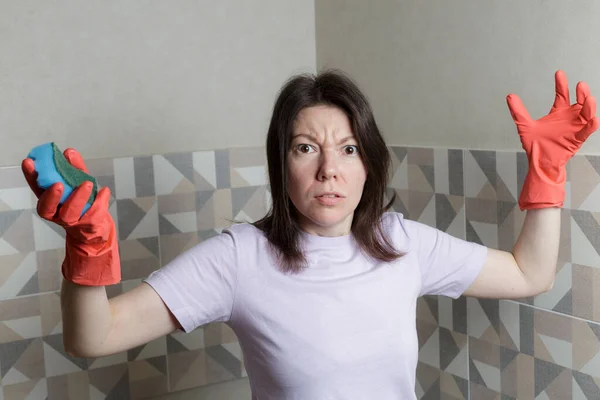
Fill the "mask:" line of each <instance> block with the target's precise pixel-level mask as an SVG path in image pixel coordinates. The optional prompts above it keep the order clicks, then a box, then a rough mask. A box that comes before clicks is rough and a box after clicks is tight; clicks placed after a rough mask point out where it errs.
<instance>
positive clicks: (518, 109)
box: [506, 94, 531, 124]
mask: <svg viewBox="0 0 600 400" xmlns="http://www.w3.org/2000/svg"><path fill="white" fill-rule="evenodd" d="M506 103H507V104H508V109H509V110H510V115H512V118H513V120H514V121H515V122H516V123H518V124H522V123H526V122H530V121H531V116H530V115H529V112H528V111H527V108H525V105H523V102H522V101H521V98H520V97H519V96H517V95H516V94H509V95H508V96H506Z"/></svg>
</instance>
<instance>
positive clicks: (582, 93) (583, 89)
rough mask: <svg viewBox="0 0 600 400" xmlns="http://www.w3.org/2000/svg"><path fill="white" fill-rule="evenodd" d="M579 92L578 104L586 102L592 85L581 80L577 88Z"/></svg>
mask: <svg viewBox="0 0 600 400" xmlns="http://www.w3.org/2000/svg"><path fill="white" fill-rule="evenodd" d="M575 90H576V92H577V104H580V105H581V104H583V103H585V99H586V98H587V97H588V96H589V95H590V87H589V86H588V84H587V83H585V82H579V83H578V84H577V88H576V89H575Z"/></svg>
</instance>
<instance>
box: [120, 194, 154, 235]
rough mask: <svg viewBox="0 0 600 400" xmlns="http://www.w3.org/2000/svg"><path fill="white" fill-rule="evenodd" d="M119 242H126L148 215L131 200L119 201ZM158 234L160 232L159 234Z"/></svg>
mask: <svg viewBox="0 0 600 400" xmlns="http://www.w3.org/2000/svg"><path fill="white" fill-rule="evenodd" d="M117 215H118V223H119V240H126V239H127V237H128V236H129V235H130V234H131V232H133V230H134V229H135V228H136V227H137V225H138V224H139V223H140V221H141V220H142V219H143V218H144V216H145V215H146V213H145V212H144V210H142V209H141V208H140V207H139V206H138V205H137V204H135V203H134V202H133V200H131V199H121V200H117ZM157 233H158V232H157Z"/></svg>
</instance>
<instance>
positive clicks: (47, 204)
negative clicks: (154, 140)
mask: <svg viewBox="0 0 600 400" xmlns="http://www.w3.org/2000/svg"><path fill="white" fill-rule="evenodd" d="M63 154H64V155H65V158H66V159H67V160H68V161H69V163H71V165H73V166H74V167H76V168H79V169H81V170H83V171H84V172H86V173H87V172H88V170H87V167H86V166H85V163H84V162H83V158H82V157H81V155H80V154H79V153H78V152H77V151H76V150H74V149H66V150H65V151H64V153H63ZM21 169H22V170H23V174H24V175H25V179H26V180H27V183H28V184H29V187H30V188H31V190H32V191H33V192H34V193H35V195H36V196H37V197H38V203H37V212H38V214H39V216H40V217H41V218H43V219H46V220H48V221H51V222H54V223H56V224H58V225H60V226H62V227H63V228H64V229H65V232H66V247H65V251H66V254H65V260H64V262H63V265H62V274H63V276H64V277H65V279H67V280H69V281H71V282H74V283H76V284H79V285H86V286H106V285H112V284H115V283H118V282H120V280H121V262H120V258H119V247H118V240H117V234H116V228H115V223H114V221H113V219H112V217H111V215H110V213H109V212H108V206H109V201H110V189H108V188H107V187H105V188H102V189H101V190H100V191H99V192H98V195H97V196H96V200H95V201H94V203H93V204H92V206H91V207H90V208H89V210H88V211H87V212H86V213H85V214H84V215H83V216H81V213H82V210H83V207H84V206H85V204H86V202H87V200H88V199H89V197H90V193H91V191H92V183H91V182H84V183H83V184H81V185H80V186H79V187H77V188H76V189H75V190H74V191H73V193H71V195H70V196H69V197H68V198H67V200H65V202H64V203H63V205H62V206H60V207H59V201H60V198H61V196H62V192H63V190H64V187H63V185H62V184H61V183H55V184H54V185H52V186H51V187H50V188H48V189H47V190H43V189H41V188H39V187H38V185H37V183H36V178H37V172H36V171H35V167H34V161H33V160H32V159H30V158H26V159H25V160H23V162H22V164H21Z"/></svg>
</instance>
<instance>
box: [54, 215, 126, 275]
mask: <svg viewBox="0 0 600 400" xmlns="http://www.w3.org/2000/svg"><path fill="white" fill-rule="evenodd" d="M110 223H111V225H110V230H109V235H108V238H107V240H106V241H102V242H98V243H82V242H80V241H78V240H77V239H74V238H71V237H70V236H69V235H67V240H66V248H65V250H66V252H65V253H66V254H65V260H64V261H63V264H62V274H63V276H64V278H65V279H66V280H69V281H71V282H73V283H76V284H78V285H84V286H108V285H114V284H116V283H119V282H120V281H121V260H120V257H119V245H118V241H117V235H116V229H115V225H114V222H113V221H112V218H110Z"/></svg>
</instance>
